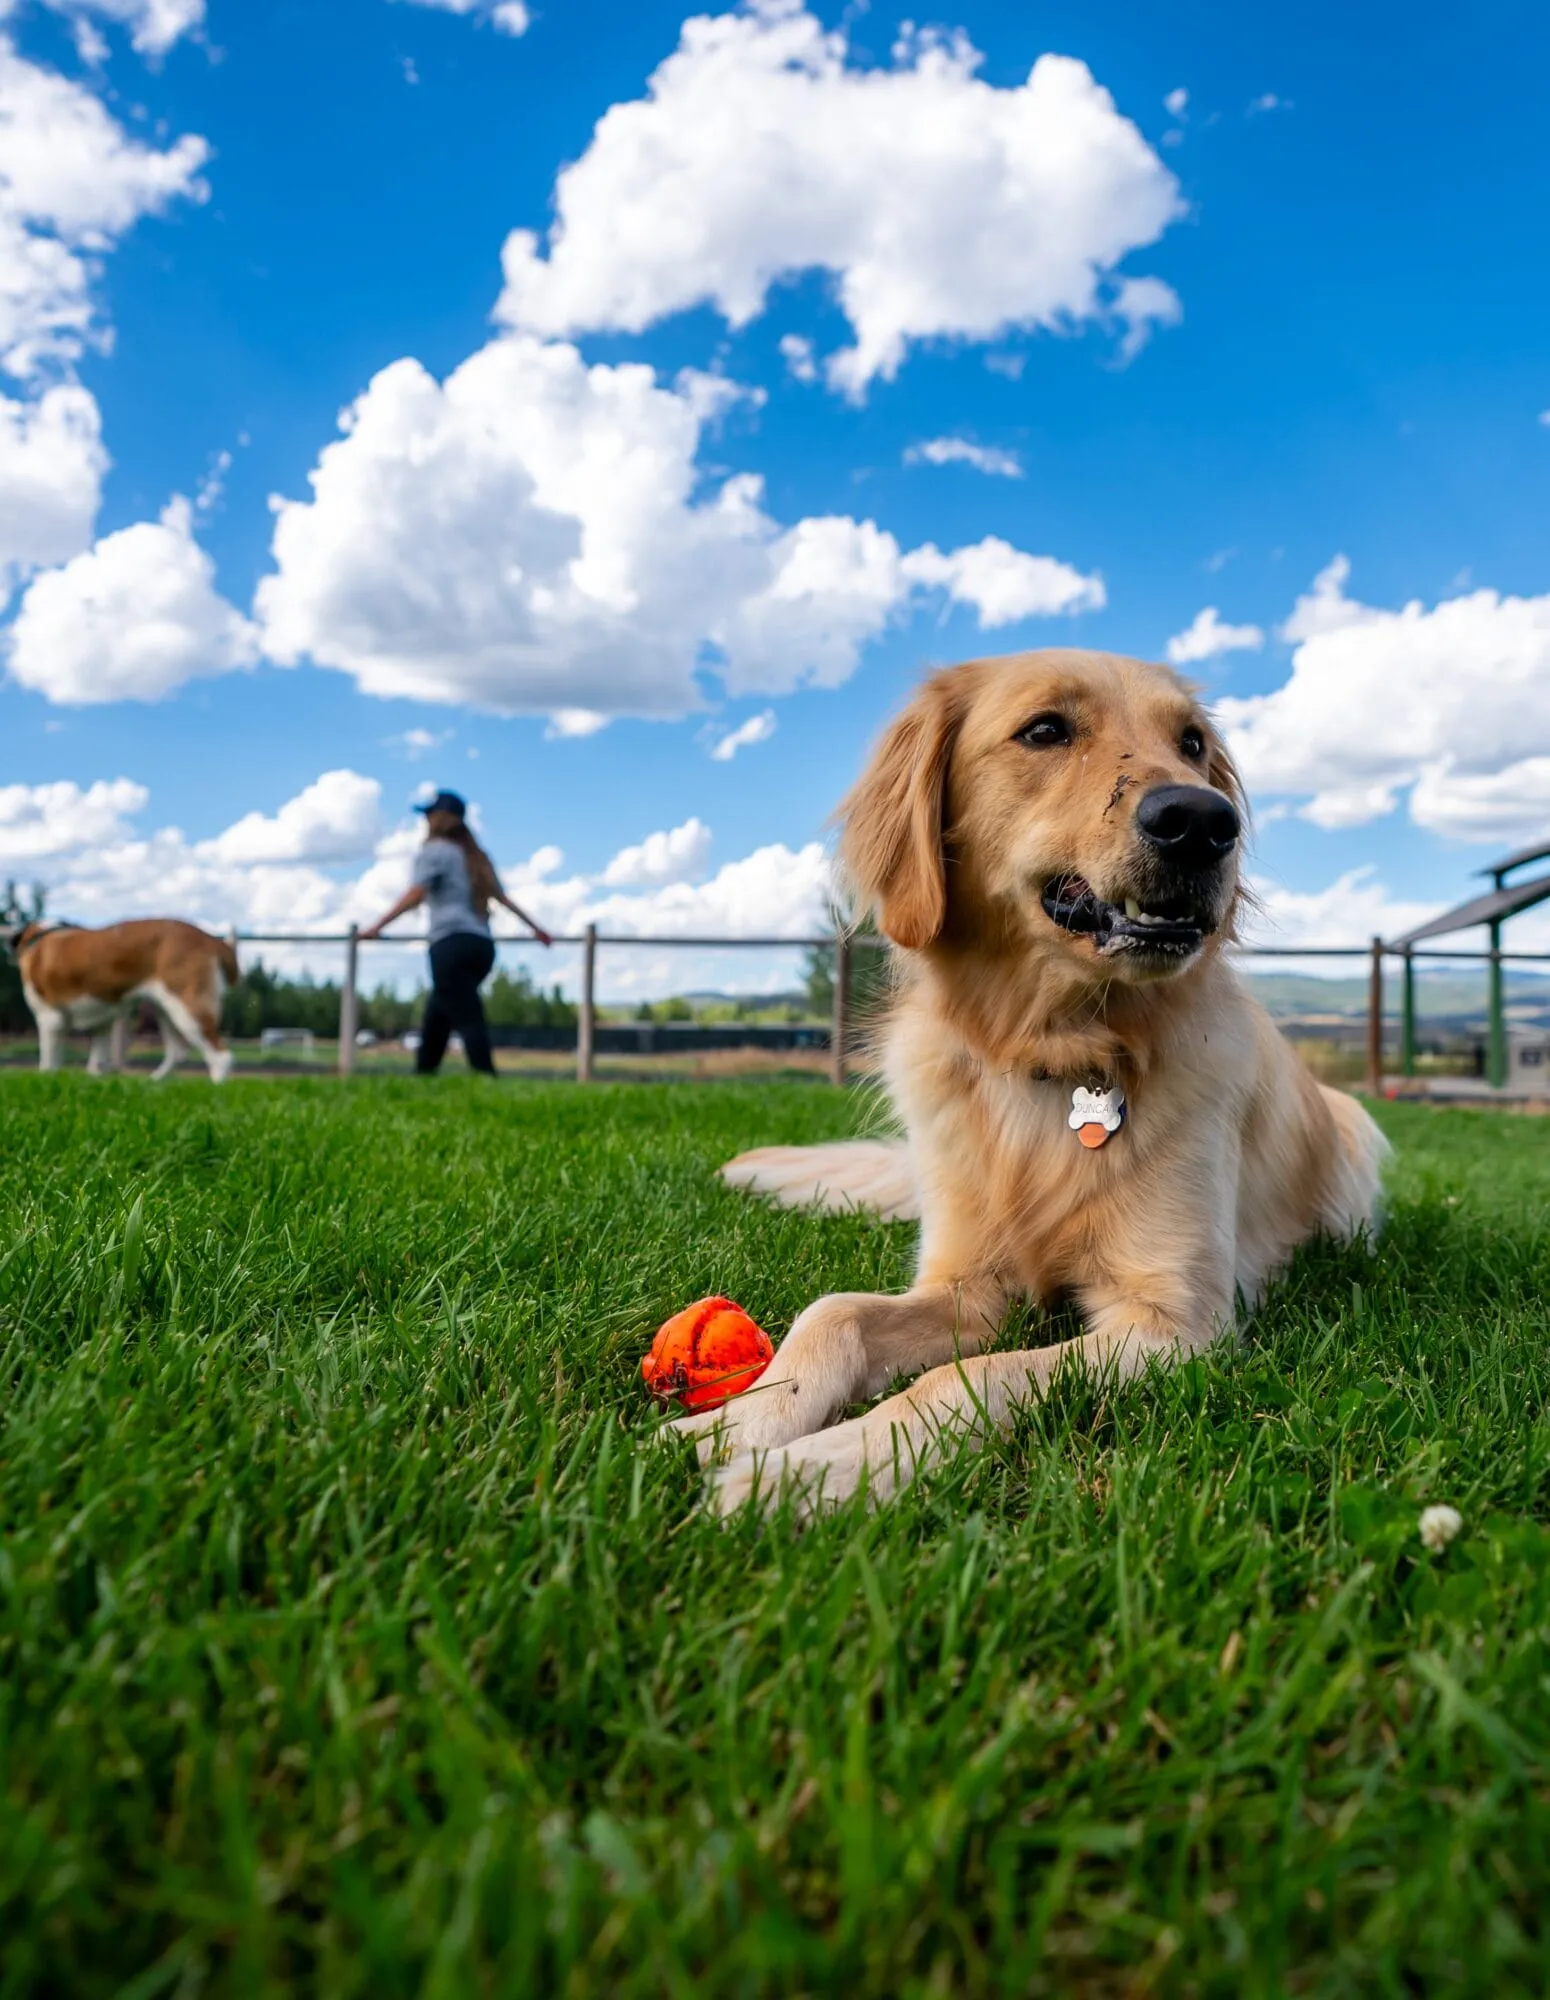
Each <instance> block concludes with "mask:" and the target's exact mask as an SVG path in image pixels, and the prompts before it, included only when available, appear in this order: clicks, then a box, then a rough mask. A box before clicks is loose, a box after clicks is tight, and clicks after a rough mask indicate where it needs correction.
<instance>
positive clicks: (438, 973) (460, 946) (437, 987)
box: [414, 931, 495, 1076]
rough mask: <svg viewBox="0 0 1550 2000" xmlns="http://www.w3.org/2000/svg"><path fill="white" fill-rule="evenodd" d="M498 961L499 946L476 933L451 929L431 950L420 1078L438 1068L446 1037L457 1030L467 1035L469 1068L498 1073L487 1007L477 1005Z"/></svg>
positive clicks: (417, 1058)
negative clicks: (447, 935)
mask: <svg viewBox="0 0 1550 2000" xmlns="http://www.w3.org/2000/svg"><path fill="white" fill-rule="evenodd" d="M494 963H495V946H494V945H493V944H492V943H491V942H490V940H489V939H488V938H487V937H477V936H475V934H474V933H473V932H472V931H453V932H452V934H451V935H450V937H444V938H437V940H436V942H435V943H434V944H433V945H432V946H431V990H430V997H429V999H428V1000H427V1001H426V1003H425V1024H424V1026H423V1027H422V1028H421V1030H420V1046H419V1048H418V1049H416V1051H415V1057H414V1066H415V1068H416V1069H417V1070H418V1071H419V1072H420V1074H421V1075H422V1076H430V1075H433V1074H434V1073H435V1071H436V1070H438V1069H440V1067H441V1059H442V1057H443V1056H444V1055H445V1054H446V1053H447V1037H448V1036H449V1035H450V1034H451V1033H452V1030H453V1029H454V1028H456V1029H457V1031H458V1033H459V1034H460V1035H461V1036H462V1037H463V1048H464V1052H465V1053H466V1054H467V1057H468V1066H469V1068H470V1069H482V1070H484V1071H485V1072H486V1074H487V1075H490V1076H493V1075H494V1074H495V1063H494V1060H493V1059H492V1057H491V1055H490V1031H489V1029H488V1028H487V1027H486V1026H485V1025H484V1008H483V1007H482V1006H481V1004H480V1001H479V987H480V983H481V982H482V981H483V980H486V979H488V978H489V976H490V967H491V966H492V965H493V964H494Z"/></svg>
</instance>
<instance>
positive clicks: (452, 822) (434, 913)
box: [361, 792, 554, 1076]
mask: <svg viewBox="0 0 1550 2000" xmlns="http://www.w3.org/2000/svg"><path fill="white" fill-rule="evenodd" d="M415 810H416V811H417V812H422V813H424V815H425V845H424V846H423V847H422V848H421V849H420V851H419V853H418V854H417V855H416V856H415V858H414V880H413V882H412V883H411V885H410V886H409V887H408V888H407V889H406V890H405V891H404V893H403V894H402V895H401V896H400V897H399V899H398V901H397V902H396V903H395V904H394V905H393V907H392V909H391V910H389V911H388V912H387V913H386V915H385V916H382V917H379V918H378V919H377V921H376V922H375V923H374V924H370V925H368V926H367V928H366V929H365V930H363V931H362V932H361V936H362V937H363V938H375V937H381V935H382V933H383V932H384V931H385V930H386V929H387V927H388V925H389V924H390V923H392V922H393V921H394V919H395V918H398V917H401V916H403V914H404V913H405V911H406V910H417V909H418V908H419V907H420V905H421V904H422V903H424V904H425V905H426V911H427V914H428V916H429V918H430V947H431V992H430V998H429V999H428V1000H427V1001H426V1003H425V1022H424V1026H423V1027H422V1029H421V1032H420V1046H419V1048H418V1049H417V1050H416V1052H415V1059H414V1066H415V1068H416V1069H417V1070H418V1071H420V1073H421V1074H422V1075H424V1076H431V1075H434V1073H435V1072H436V1070H438V1069H439V1068H440V1067H441V1059H442V1057H443V1056H444V1055H445V1054H446V1052H447V1038H448V1037H449V1036H450V1035H451V1033H452V1031H453V1029H454V1028H456V1030H457V1032H458V1033H459V1034H460V1035H461V1036H462V1037H463V1047H464V1049H465V1051H466V1052H467V1055H468V1060H469V1064H470V1066H471V1067H472V1068H474V1069H478V1070H483V1071H484V1072H485V1073H486V1074H487V1075H489V1076H493V1075H494V1074H495V1064H494V1062H493V1060H492V1059H491V1056H490V1031H489V1029H488V1028H487V1027H486V1026H485V1023H484V1008H483V1006H482V1005H481V1003H480V1000H479V988H480V987H481V986H482V985H483V983H484V981H485V980H486V979H488V978H489V976H490V968H491V966H493V965H494V963H495V941H494V939H493V938H492V937H491V935H490V917H489V909H490V905H491V903H499V904H501V905H502V907H503V908H505V909H508V910H510V912H511V914H512V915H513V916H514V917H515V918H516V919H517V921H518V922H519V923H524V924H526V925H527V927H528V929H529V930H530V931H531V932H532V933H533V935H534V937H535V938H537V940H538V942H539V943H540V944H553V942H554V940H553V938H551V937H550V935H549V933H548V932H547V931H546V930H543V929H541V928H540V926H539V925H537V924H535V923H534V921H533V919H532V918H531V917H530V916H529V915H528V913H527V912H526V910H522V909H518V907H517V905H516V904H515V903H514V902H513V901H512V900H511V898H510V897H509V896H508V895H507V894H506V891H505V890H504V889H503V888H502V887H501V884H500V877H499V876H498V875H497V874H496V872H495V864H494V863H493V862H492V861H491V859H490V857H489V855H488V854H486V853H485V851H484V849H483V848H482V847H481V846H480V845H479V843H478V841H477V840H475V839H474V836H473V834H472V833H471V832H470V831H469V828H468V818H467V811H468V809H467V807H466V806H465V805H464V803H463V801H462V800H461V799H460V798H459V797H458V795H457V793H456V792H438V793H437V794H436V796H435V798H433V799H431V800H429V801H428V802H427V803H426V804H425V805H423V806H417V807H416V808H415Z"/></svg>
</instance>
